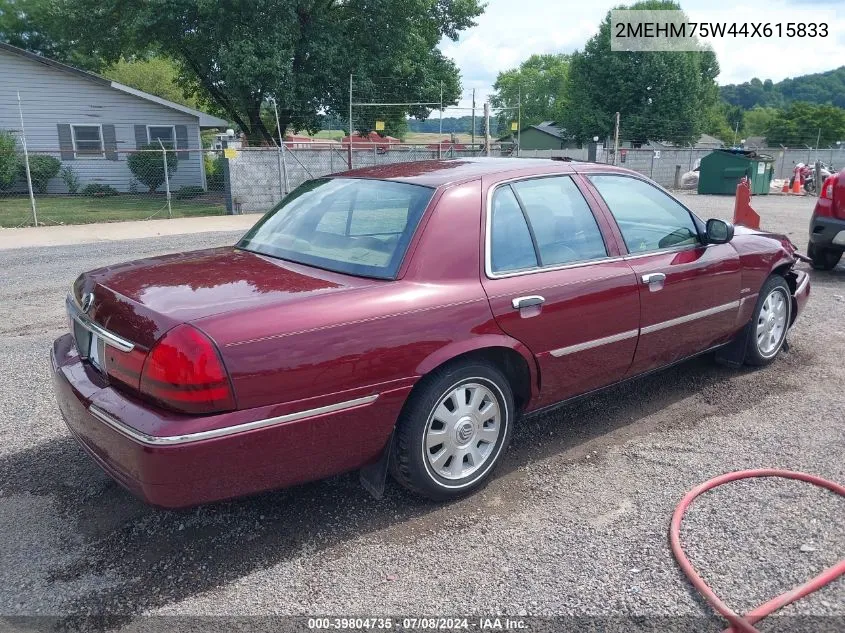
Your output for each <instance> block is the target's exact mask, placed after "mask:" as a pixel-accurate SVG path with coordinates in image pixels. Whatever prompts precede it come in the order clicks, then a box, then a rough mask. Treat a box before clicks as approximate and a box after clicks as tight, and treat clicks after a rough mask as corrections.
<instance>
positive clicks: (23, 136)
mask: <svg viewBox="0 0 845 633" xmlns="http://www.w3.org/2000/svg"><path fill="white" fill-rule="evenodd" d="M18 114H20V116H21V145H23V161H24V164H25V165H26V186H27V187H28V188H29V206H30V208H31V209H32V221H33V222H34V223H35V226H38V213H37V212H36V211H35V194H34V193H32V175H31V174H30V173H29V151H28V150H27V148H26V129H25V128H24V126H23V107H22V106H21V92H20V90H18Z"/></svg>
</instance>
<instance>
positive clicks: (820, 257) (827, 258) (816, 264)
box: [807, 244, 842, 270]
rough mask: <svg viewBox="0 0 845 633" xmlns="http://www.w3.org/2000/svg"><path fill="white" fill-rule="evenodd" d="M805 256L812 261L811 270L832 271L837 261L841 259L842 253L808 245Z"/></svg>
mask: <svg viewBox="0 0 845 633" xmlns="http://www.w3.org/2000/svg"><path fill="white" fill-rule="evenodd" d="M807 256H808V257H809V258H810V259H811V260H813V268H815V269H816V270H833V269H834V268H836V264H838V263H839V260H840V259H842V251H835V250H832V249H830V248H820V247H818V246H813V245H812V244H810V246H808V247H807Z"/></svg>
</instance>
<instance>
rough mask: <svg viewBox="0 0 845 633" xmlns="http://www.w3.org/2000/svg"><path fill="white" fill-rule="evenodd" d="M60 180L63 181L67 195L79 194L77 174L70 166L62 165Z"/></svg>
mask: <svg viewBox="0 0 845 633" xmlns="http://www.w3.org/2000/svg"><path fill="white" fill-rule="evenodd" d="M60 175H61V177H62V180H64V181H65V187H67V192H68V193H79V174H77V173H76V170H75V169H74V168H73V167H71V166H70V165H64V166H63V167H62V171H61V172H60Z"/></svg>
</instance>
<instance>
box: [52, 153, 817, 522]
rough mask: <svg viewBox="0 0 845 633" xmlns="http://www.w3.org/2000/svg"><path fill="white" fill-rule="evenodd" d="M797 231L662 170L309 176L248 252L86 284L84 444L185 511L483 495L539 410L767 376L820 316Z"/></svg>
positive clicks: (58, 353) (506, 168) (439, 167)
mask: <svg viewBox="0 0 845 633" xmlns="http://www.w3.org/2000/svg"><path fill="white" fill-rule="evenodd" d="M796 257H797V256H796V254H795V247H794V246H793V245H792V243H791V242H790V241H789V240H788V239H787V238H785V237H783V236H779V235H773V234H769V233H765V232H761V231H753V230H749V229H745V228H742V227H736V229H735V228H734V227H733V226H731V225H730V224H727V223H725V222H723V221H721V220H709V221H707V222H706V223H705V222H704V221H702V220H700V219H699V218H697V217H696V216H695V215H694V214H693V213H692V212H690V211H689V209H687V208H686V207H685V206H684V205H683V204H681V203H680V202H679V201H678V200H676V199H675V198H673V197H672V196H671V195H669V194H668V193H667V192H666V191H664V190H663V189H661V188H660V187H658V186H657V185H655V184H654V183H653V182H651V181H649V180H648V179H646V178H644V177H642V176H640V175H639V174H636V173H633V172H630V171H626V170H623V169H617V168H613V167H609V166H606V165H597V164H579V163H568V162H558V161H550V160H525V159H472V160H453V161H430V162H420V163H411V164H397V165H392V166H385V167H380V168H372V169H362V170H357V171H351V172H347V173H344V174H339V175H336V176H332V177H326V178H319V179H316V180H313V181H310V182H308V183H305V184H304V185H302V186H301V187H299V188H298V189H297V190H296V191H294V192H293V193H292V194H291V195H290V196H288V197H287V198H286V199H285V201H284V203H283V204H281V205H280V206H279V207H277V208H276V209H274V210H273V211H271V212H270V213H268V214H267V215H266V216H264V218H262V219H261V220H260V221H259V222H258V223H257V224H256V225H255V227H254V228H253V229H251V230H250V231H249V232H248V233H247V234H246V236H245V237H244V238H243V239H242V240H241V241H240V242H239V243H238V244H237V245H236V246H234V247H227V248H216V249H210V250H202V251H196V252H190V253H181V254H175V255H168V256H164V257H155V258H151V259H145V260H140V261H135V262H129V263H126V264H121V265H119V266H111V267H108V268H103V269H100V270H95V271H92V272H89V273H85V274H83V275H82V276H80V277H79V278H78V279H77V280H76V282H75V283H74V285H73V290H72V292H71V294H70V295H69V296H68V299H67V310H68V314H69V325H70V329H71V333H69V334H66V335H64V336H62V337H61V338H59V339H58V340H57V341H56V342H55V343H54V346H53V351H52V363H53V370H54V377H55V387H56V393H57V396H58V401H59V405H60V407H61V410H62V413H63V414H64V417H65V419H66V420H67V423H68V426H69V427H70V430H71V432H72V433H73V435H74V436H75V437H76V438H77V439H78V440H79V442H80V444H81V445H82V446H83V447H84V448H85V449H86V450H87V451H88V452H89V453H90V455H91V456H92V457H93V458H94V460H96V462H97V463H98V464H99V465H100V466H101V467H102V468H104V469H105V470H106V471H107V472H108V473H109V474H111V475H112V476H113V477H114V478H115V479H117V480H118V481H119V482H120V483H121V484H123V485H124V486H126V487H127V488H128V489H129V490H131V491H132V492H134V493H135V494H137V495H139V496H140V497H142V498H143V499H145V500H146V501H148V502H150V503H153V504H156V505H160V506H169V507H177V506H186V505H193V504H198V503H204V502H208V501H213V500H217V499H225V498H229V497H235V496H238V495H244V494H249V493H253V492H256V491H260V490H266V489H271V488H278V487H282V486H290V485H292V484H296V483H300V482H305V481H309V480H314V479H318V478H321V477H327V476H329V475H332V474H335V473H341V472H344V471H350V470H355V469H361V472H362V482H363V483H364V484H365V485H367V487H368V488H369V489H371V490H372V491H374V492H376V493H378V492H379V490H380V489H381V488H382V487H383V484H384V478H385V475H386V472H387V471H388V470H389V471H390V472H391V473H392V474H393V476H394V477H395V478H396V479H397V480H398V481H399V482H400V483H401V484H403V485H405V486H407V487H408V488H411V489H412V490H415V491H417V492H418V493H420V494H422V495H425V496H427V497H431V498H434V499H447V498H450V497H453V496H456V495H460V494H464V493H467V492H469V491H471V490H473V489H475V488H477V487H478V486H480V485H481V484H482V483H483V482H484V480H485V479H487V478H488V477H489V475H490V473H491V472H492V470H493V468H494V467H495V466H496V464H497V463H498V462H499V461H500V459H501V456H502V453H503V452H504V450H505V448H506V447H507V445H508V441H509V439H510V436H511V432H512V430H513V425H514V424H518V421H519V419H520V416H521V415H523V414H525V413H527V412H531V411H536V410H539V409H542V408H544V407H550V406H552V405H555V404H558V403H560V402H563V401H565V400H567V399H569V398H572V397H574V396H578V395H581V394H584V393H587V392H590V391H593V390H596V389H600V388H602V387H606V386H608V385H611V384H613V383H617V382H619V381H622V380H625V379H628V378H631V377H634V376H638V375H641V374H644V373H646V372H650V371H654V370H657V369H660V368H663V367H666V366H667V365H671V364H672V363H676V362H678V361H680V360H683V359H685V358H689V357H691V356H694V355H696V354H700V353H702V352H705V351H707V350H714V349H715V350H718V352H717V353H718V354H719V355H721V356H722V357H723V358H724V359H726V360H728V361H732V362H734V363H736V364H739V363H742V362H745V363H749V364H752V365H765V364H767V363H769V362H771V361H772V360H773V359H774V358H775V356H776V355H777V354H778V351H779V350H780V349H781V347H782V346H783V344H784V340H785V338H786V334H787V330H788V329H789V327H790V326H791V325H792V323H793V322H794V321H795V318H796V316H797V314H798V312H799V310H800V309H801V308H802V306H803V305H804V303H805V302H806V301H807V297H808V295H809V290H810V286H809V280H808V276H807V274H806V273H805V272H803V271H800V270H796V269H795V268H794V265H795V263H796Z"/></svg>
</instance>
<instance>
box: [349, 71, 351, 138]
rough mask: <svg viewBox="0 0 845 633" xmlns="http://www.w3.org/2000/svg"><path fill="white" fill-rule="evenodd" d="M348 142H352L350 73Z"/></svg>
mask: <svg viewBox="0 0 845 633" xmlns="http://www.w3.org/2000/svg"><path fill="white" fill-rule="evenodd" d="M349 142H350V143H351V142H352V73H349Z"/></svg>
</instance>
